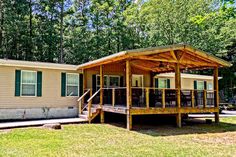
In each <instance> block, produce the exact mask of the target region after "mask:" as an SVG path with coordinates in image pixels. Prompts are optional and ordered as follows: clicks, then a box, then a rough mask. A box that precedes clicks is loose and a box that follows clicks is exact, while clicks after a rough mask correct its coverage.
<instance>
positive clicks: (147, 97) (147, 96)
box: [146, 88, 149, 109]
mask: <svg viewBox="0 0 236 157" xmlns="http://www.w3.org/2000/svg"><path fill="white" fill-rule="evenodd" d="M146 107H147V109H149V88H146Z"/></svg>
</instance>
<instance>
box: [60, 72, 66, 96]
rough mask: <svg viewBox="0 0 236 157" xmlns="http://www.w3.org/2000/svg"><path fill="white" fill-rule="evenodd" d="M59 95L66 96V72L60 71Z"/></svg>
mask: <svg viewBox="0 0 236 157" xmlns="http://www.w3.org/2000/svg"><path fill="white" fill-rule="evenodd" d="M61 96H62V97H65V96H66V73H61Z"/></svg>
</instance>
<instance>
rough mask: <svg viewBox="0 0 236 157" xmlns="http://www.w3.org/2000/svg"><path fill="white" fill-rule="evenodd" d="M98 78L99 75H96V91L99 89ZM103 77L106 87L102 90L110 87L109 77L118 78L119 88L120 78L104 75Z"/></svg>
mask: <svg viewBox="0 0 236 157" xmlns="http://www.w3.org/2000/svg"><path fill="white" fill-rule="evenodd" d="M98 77H100V75H96V90H97V89H98V88H100V87H101V86H100V85H98ZM104 77H107V81H106V84H107V86H106V87H105V86H104V88H110V87H111V86H110V77H117V78H119V81H118V87H120V76H119V75H104ZM100 79H101V78H100Z"/></svg>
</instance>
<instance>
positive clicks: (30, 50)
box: [25, 0, 33, 60]
mask: <svg viewBox="0 0 236 157" xmlns="http://www.w3.org/2000/svg"><path fill="white" fill-rule="evenodd" d="M29 9H30V13H29V14H30V18H29V37H30V40H29V47H28V49H29V51H27V52H26V56H25V59H26V60H30V59H31V58H32V57H31V56H32V47H33V46H32V38H33V30H32V0H30V1H29Z"/></svg>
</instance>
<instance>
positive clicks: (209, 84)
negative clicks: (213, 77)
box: [207, 82, 213, 90]
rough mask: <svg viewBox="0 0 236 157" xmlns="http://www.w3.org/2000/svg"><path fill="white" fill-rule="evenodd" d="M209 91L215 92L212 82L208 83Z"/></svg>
mask: <svg viewBox="0 0 236 157" xmlns="http://www.w3.org/2000/svg"><path fill="white" fill-rule="evenodd" d="M207 90H213V84H212V83H211V82H207Z"/></svg>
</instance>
